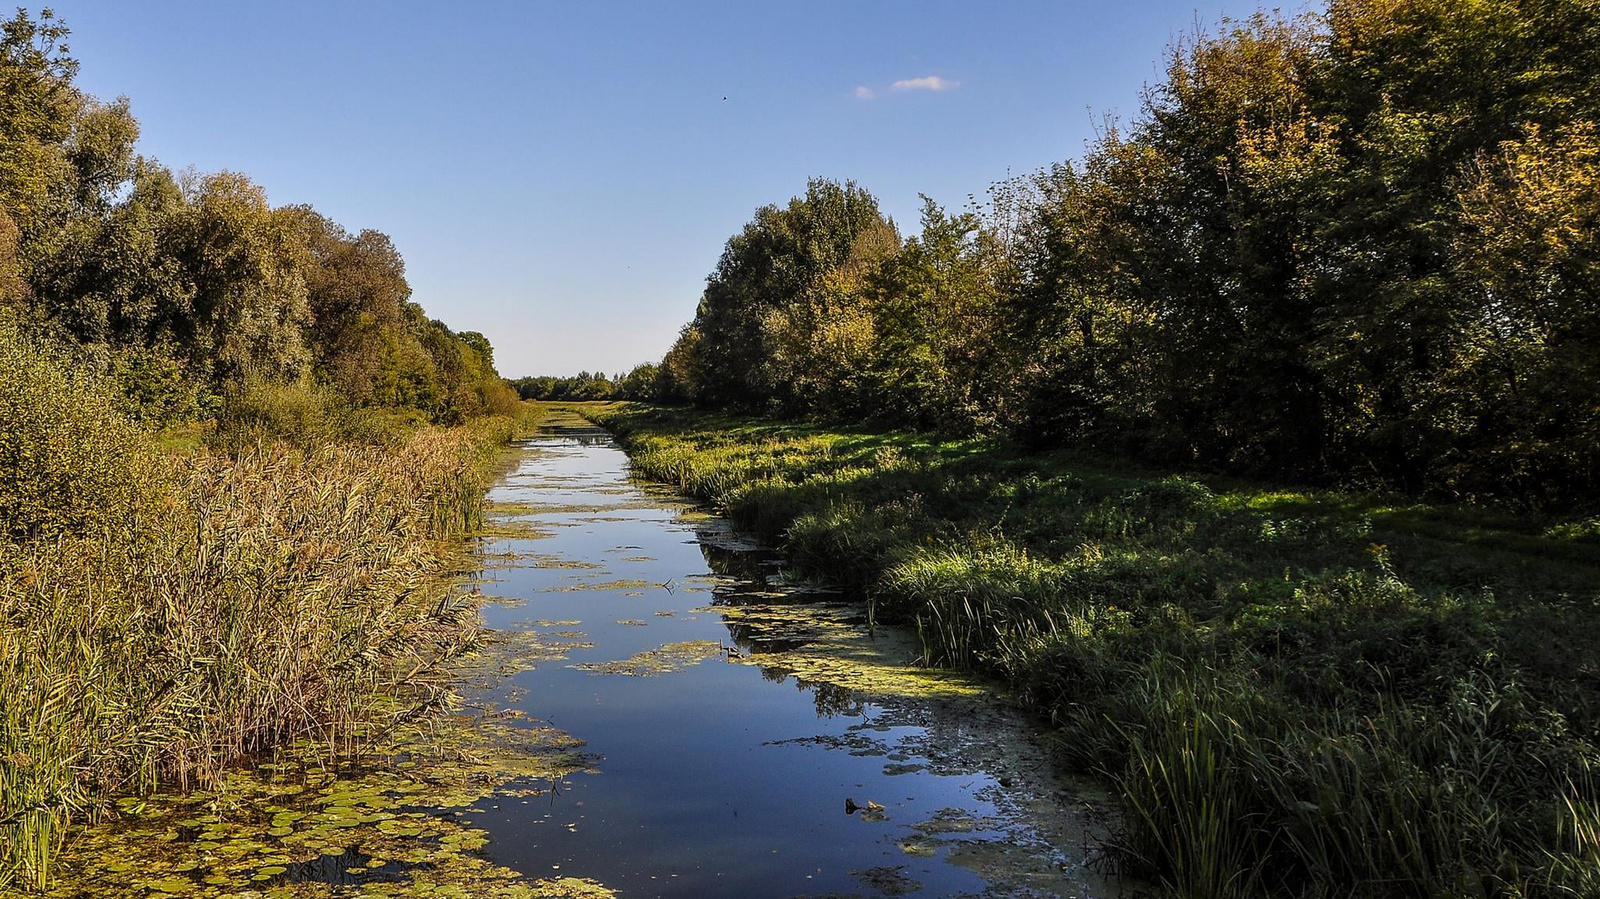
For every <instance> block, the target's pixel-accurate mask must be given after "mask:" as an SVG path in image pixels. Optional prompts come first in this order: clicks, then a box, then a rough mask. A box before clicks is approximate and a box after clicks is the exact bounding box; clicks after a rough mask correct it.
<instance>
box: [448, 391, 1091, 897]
mask: <svg viewBox="0 0 1600 899" xmlns="http://www.w3.org/2000/svg"><path fill="white" fill-rule="evenodd" d="M489 499H490V502H491V529H490V532H489V535H488V536H486V537H484V538H483V540H482V541H481V545H480V547H479V550H478V552H479V559H480V561H481V565H482V571H481V574H480V576H479V581H478V589H480V590H481V591H482V592H483V593H484V594H485V596H486V597H487V598H488V602H487V603H486V605H485V607H484V616H485V619H486V623H487V624H488V625H489V626H490V627H491V628H494V629H496V631H497V632H498V634H499V636H498V638H497V640H496V646H497V650H496V651H497V652H498V653H499V654H500V657H501V659H502V663H503V665H502V667H503V670H504V671H506V672H510V673H509V675H507V676H503V677H498V678H496V679H494V680H493V682H488V681H486V682H485V683H484V684H483V685H481V686H479V687H478V688H477V689H476V690H475V691H474V692H473V693H472V694H470V698H471V700H472V702H473V703H474V704H475V705H478V706H481V707H485V708H491V709H495V710H498V711H499V712H500V713H502V714H506V715H507V717H508V718H510V719H515V720H523V721H528V722H533V723H539V724H543V725H548V726H550V727H553V728H556V729H558V730H560V731H563V732H565V733H566V734H568V735H570V736H572V737H574V738H576V739H578V740H581V741H583V743H584V746H583V747H582V751H583V752H585V753H587V756H588V762H587V768H586V769H585V770H580V771H578V772H576V773H572V774H568V775H566V776H563V777H560V778H558V779H557V780H555V781H553V782H551V783H548V784H544V785H541V786H540V788H539V789H537V790H534V791H528V792H527V793H526V794H525V795H520V796H509V797H508V796H492V797H489V798H486V799H483V800H481V801H480V802H478V803H477V804H476V806H475V807H474V808H473V809H472V810H471V821H472V824H473V825H474V826H475V827H478V828H482V829H483V830H485V831H487V834H488V841H487V845H486V846H485V847H484V849H483V851H484V852H486V853H487V854H488V856H489V858H490V859H491V860H492V861H494V862H496V863H498V864H501V865H504V866H506V867H509V868H512V869H515V870H517V871H520V872H522V873H523V874H524V875H526V876H529V877H558V876H559V877H576V878H587V879H590V880H592V881H598V882H599V883H601V884H604V885H605V887H607V888H609V889H611V890H615V891H617V893H618V894H620V895H621V896H624V897H629V899H633V897H641V899H642V897H655V896H684V897H689V896H693V897H712V896H729V897H750V899H759V897H791V896H840V895H849V896H930V897H932V896H967V895H970V896H1104V895H1108V894H1109V893H1110V887H1109V885H1108V884H1107V882H1106V880H1105V879H1104V878H1103V877H1101V876H1100V875H1098V874H1097V873H1096V871H1095V867H1094V865H1092V864H1090V863H1088V862H1087V861H1086V859H1087V858H1088V856H1089V855H1090V852H1089V846H1090V845H1091V844H1092V834H1093V833H1094V832H1095V830H1096V828H1097V827H1098V823H1097V822H1098V819H1099V815H1098V812H1097V806H1096V805H1095V804H1094V803H1092V802H1090V801H1089V797H1088V794H1087V793H1086V792H1085V791H1084V790H1083V789H1082V788H1081V787H1079V786H1076V785H1072V784H1068V783H1066V782H1063V781H1061V780H1059V779H1057V778H1056V777H1055V776H1054V775H1053V774H1052V773H1051V771H1050V768H1049V766H1048V764H1047V762H1046V759H1045V757H1044V754H1043V752H1042V751H1041V750H1040V749H1039V748H1038V746H1037V744H1036V743H1035V742H1034V740H1033V737H1034V735H1033V734H1032V733H1031V731H1030V727H1029V725H1028V724H1027V723H1026V722H1025V721H1024V720H1023V719H1022V718H1021V717H1020V716H1018V715H1016V714H1015V713H1013V712H1012V711H1010V710H1009V709H1007V708H1006V707H1005V706H1004V705H1003V704H1001V703H999V702H996V701H995V700H994V699H993V698H992V697H991V696H989V695H986V694H985V693H984V692H983V691H982V689H981V686H980V685H976V684H973V683H971V682H969V681H966V680H963V679H961V678H958V677H954V676H949V675H940V674H936V673H931V672H924V671H919V670H916V669H914V668H910V667H906V663H908V662H909V661H910V660H911V659H912V658H913V657H914V655H915V647H914V646H913V645H912V644H911V642H910V640H909V639H908V638H907V636H906V635H904V634H897V633H893V632H886V631H885V630H884V629H881V628H880V629H878V630H877V631H876V632H875V633H869V632H868V630H867V628H866V622H865V621H864V620H863V617H862V613H861V609H860V607H859V606H858V605H857V604H855V603H852V602H850V601H849V599H850V598H849V597H843V596H837V595H832V594H829V593H827V592H826V591H822V590H818V589H815V588H808V587H805V586H803V585H793V584H789V583H787V581H786V579H785V577H784V575H783V570H782V567H781V565H780V564H779V561H778V560H777V559H776V557H774V556H773V555H772V554H771V553H770V552H766V551H763V550H761V549H760V548H757V547H754V546H750V545H747V544H744V543H742V542H741V541H740V540H739V539H738V538H737V537H736V535H734V534H732V533H731V532H730V531H729V530H728V529H727V528H726V526H725V525H724V524H723V523H722V522H721V521H720V520H719V519H717V518H715V517H713V516H710V515H707V514H705V513H704V512H702V511H698V510H696V509H695V508H694V507H693V506H692V504H689V503H687V502H685V501H683V500H681V499H680V498H678V497H676V496H674V495H673V494H672V493H671V492H670V491H667V490H665V489H661V488H656V487H652V486H650V485H644V484H639V483H636V482H634V481H632V480H630V478H629V471H628V464H627V458H626V456H625V455H624V454H623V452H622V451H621V450H620V449H619V448H618V447H617V446H616V445H615V444H614V443H613V442H612V440H611V439H610V437H609V436H608V435H606V434H605V433H604V432H603V431H600V430H598V429H596V428H593V427H591V426H589V425H588V424H586V423H584V422H583V421H582V420H581V419H578V418H576V417H575V416H565V415H561V414H557V415H556V416H555V417H553V418H552V419H550V420H549V421H548V422H547V424H546V426H545V429H544V431H543V433H541V434H540V435H539V436H537V437H535V438H533V439H530V440H527V441H525V442H523V443H522V444H520V446H519V456H518V458H517V461H516V463H515V465H514V467H513V468H512V469H511V470H510V471H509V473H508V474H506V475H505V476H504V478H503V479H502V480H501V481H500V483H499V484H498V485H497V486H496V487H495V488H494V490H493V491H492V492H491V494H490V497H489Z"/></svg>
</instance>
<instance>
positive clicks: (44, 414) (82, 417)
mask: <svg viewBox="0 0 1600 899" xmlns="http://www.w3.org/2000/svg"><path fill="white" fill-rule="evenodd" d="M144 443H145V438H144V436H143V435H142V434H141V433H140V432H139V431H138V430H137V429H136V428H135V427H134V426H133V425H132V424H130V422H129V421H128V420H127V418H126V417H125V416H124V415H123V414H122V412H121V410H120V409H119V408H118V404H117V397H116V396H115V395H113V394H109V393H107V391H106V390H105V385H104V384H102V383H98V382H96V381H95V380H94V379H92V378H89V377H86V376H85V375H83V374H82V373H81V371H79V370H78V369H76V368H75V367H74V366H73V365H72V364H71V362H70V361H69V360H68V359H67V358H66V356H65V354H64V353H63V351H62V350H61V349H60V348H57V347H54V346H51V345H49V344H48V343H45V342H43V341H40V340H38V339H32V338H29V337H28V336H26V335H25V334H24V333H23V331H22V330H21V328H19V327H18V326H17V324H16V323H15V322H14V321H12V320H11V319H10V318H9V317H8V316H7V315H5V314H4V313H3V312H0V545H3V543H4V541H5V540H18V539H48V538H51V537H57V536H61V535H70V534H80V535H95V534H103V533H105V532H107V531H110V530H113V529H116V530H120V529H123V528H127V527H133V526H137V521H136V519H137V518H139V517H140V516H141V515H142V513H143V511H144V510H143V509H142V499H143V495H144V488H145V487H146V486H147V485H146V484H145V483H143V482H144V481H145V480H146V479H148V478H151V477H153V476H154V469H153V468H152V467H151V466H149V465H148V464H146V460H145V459H144V457H143V453H144Z"/></svg>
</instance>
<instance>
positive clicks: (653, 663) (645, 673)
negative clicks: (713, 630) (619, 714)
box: [572, 640, 726, 677]
mask: <svg viewBox="0 0 1600 899" xmlns="http://www.w3.org/2000/svg"><path fill="white" fill-rule="evenodd" d="M725 654H726V650H725V649H724V647H723V646H722V644H720V643H717V642H715V641H712V640H689V641H686V642H683V643H668V644H665V645H664V646H662V647H660V648H659V649H649V650H645V651H644V652H640V653H635V654H633V655H631V656H629V657H628V658H626V659H618V660H615V661H610V662H586V663H584V664H581V665H573V666H572V667H574V668H576V669H578V670H580V671H588V672H591V673H594V674H620V675H627V676H629V677H654V676H656V675H660V674H670V673H672V672H674V671H682V670H684V669H685V668H689V667H692V666H694V665H698V664H700V663H701V662H703V661H705V660H706V659H714V658H720V657H722V656H724V655H725Z"/></svg>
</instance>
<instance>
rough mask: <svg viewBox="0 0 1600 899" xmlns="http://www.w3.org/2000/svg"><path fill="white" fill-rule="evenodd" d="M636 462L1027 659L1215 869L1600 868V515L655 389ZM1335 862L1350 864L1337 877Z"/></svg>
mask: <svg viewBox="0 0 1600 899" xmlns="http://www.w3.org/2000/svg"><path fill="white" fill-rule="evenodd" d="M588 414H590V415H592V416H593V417H594V418H595V419H596V420H597V421H600V422H603V423H605V424H606V426H607V427H610V428H612V429H614V430H615V431H616V432H617V433H618V434H620V435H621V439H622V441H623V443H624V445H625V446H627V447H628V449H629V452H630V454H631V457H632V459H633V463H634V465H635V467H636V468H637V469H638V470H639V471H640V472H641V473H643V474H645V475H646V476H647V477H650V478H654V479H658V480H663V481H666V482H668V483H672V484H676V485H678V486H680V487H681V488H682V489H684V490H685V491H686V492H689V493H690V494H691V495H694V496H698V497H701V498H702V499H704V500H706V501H708V502H710V503H712V504H714V505H715V506H716V507H717V508H719V509H722V510H724V511H725V512H726V513H727V514H728V515H729V517H731V518H732V519H733V520H734V521H735V522H737V523H739V524H740V525H741V526H743V527H746V528H748V529H750V530H751V532H753V533H755V534H757V535H760V536H761V537H762V538H763V539H767V540H771V541H774V542H775V543H780V544H781V545H782V546H783V547H784V551H785V554H786V556H787V558H788V559H789V560H790V561H791V563H792V564H793V565H794V566H795V567H796V568H797V569H798V571H799V573H801V574H803V575H809V576H812V577H818V578H823V579H826V580H827V581H830V582H833V583H837V584H843V585H848V586H850V587H853V588H857V589H860V590H862V591H864V592H865V594H866V596H867V597H868V598H869V602H870V603H871V608H872V609H873V614H874V616H875V617H876V618H878V619H879V620H881V621H897V622H909V623H910V624H912V625H914V626H915V628H916V630H917V633H918V634H919V635H920V638H921V645H922V652H923V658H924V661H926V662H928V663H931V664H938V665H945V666H951V667H955V668H958V669H965V670H971V671H975V672H979V673H983V674H987V675H991V676H995V677H998V678H1000V679H1002V680H1004V681H1005V682H1006V683H1007V684H1009V685H1010V687H1011V688H1012V689H1013V690H1014V691H1015V692H1016V694H1017V695H1018V696H1020V697H1021V698H1022V699H1023V700H1024V701H1025V702H1026V703H1027V704H1028V705H1029V706H1030V707H1031V708H1033V709H1034V710H1035V711H1036V712H1037V713H1038V714H1039V715H1041V716H1043V717H1045V718H1046V719H1047V720H1048V721H1049V722H1050V723H1051V724H1052V726H1053V736H1052V743H1053V745H1054V747H1055V748H1056V750H1057V754H1058V756H1059V758H1060V759H1062V760H1063V761H1065V762H1066V763H1068V764H1070V765H1072V766H1075V767H1077V768H1079V769H1080V770H1085V771H1091V772H1095V773H1097V774H1100V775H1101V776H1103V777H1105V778H1106V779H1107V780H1108V781H1109V783H1110V784H1111V788H1112V793H1113V794H1114V795H1117V796H1120V797H1121V798H1122V800H1123V803H1122V804H1123V812H1124V813H1123V817H1122V822H1121V830H1120V832H1119V833H1118V834H1117V835H1116V836H1115V837H1114V838H1113V839H1112V840H1111V842H1110V844H1109V845H1110V847H1111V849H1112V850H1113V855H1114V857H1115V858H1116V859H1117V860H1119V861H1120V863H1121V864H1122V865H1123V866H1124V869H1125V870H1128V871H1130V872H1133V873H1138V874H1141V875H1143V876H1146V877H1149V878H1151V879H1152V880H1155V881H1158V882H1162V883H1165V884H1166V885H1167V886H1168V887H1170V888H1171V889H1172V890H1173V891H1174V892H1176V893H1178V894H1180V895H1185V896H1247V895H1263V894H1264V895H1323V894H1342V895H1363V896H1366V895H1371V896H1388V895H1481V894H1487V895H1498V896H1589V895H1594V894H1595V891H1596V889H1600V884H1597V883H1596V881H1595V877H1596V876H1597V872H1600V842H1597V841H1596V835H1597V834H1600V830H1597V827H1596V825H1597V824H1600V794H1597V792H1596V791H1597V790H1600V777H1597V776H1596V775H1597V772H1596V770H1595V762H1596V752H1597V747H1600V740H1597V737H1596V733H1597V731H1596V728H1597V726H1600V721H1597V719H1596V711H1597V709H1600V681H1596V679H1595V672H1596V671H1597V670H1600V658H1597V656H1596V646H1597V645H1600V643H1597V637H1600V619H1597V617H1596V614H1595V607H1596V601H1597V600H1600V594H1597V593H1596V585H1597V584H1600V553H1597V552H1596V547H1595V543H1594V540H1595V537H1594V535H1593V533H1592V532H1591V531H1590V530H1589V528H1588V526H1587V525H1585V524H1583V523H1582V522H1581V521H1580V522H1572V521H1567V520H1564V519H1545V520H1534V519H1529V518H1519V517H1513V516H1507V515H1504V514H1496V513H1493V512H1490V511H1487V510H1482V509H1475V508H1471V507H1465V508H1463V507H1441V506H1432V505H1428V504H1424V503H1419V502H1417V501H1415V500H1410V499H1406V498H1404V497H1400V496H1395V495H1392V494H1356V493H1341V492H1333V491H1325V490H1312V489H1305V488H1281V487H1279V488H1274V487H1269V486H1265V485H1261V484H1258V483H1252V482H1245V481H1238V480H1230V479H1228V478H1225V477H1218V476H1210V477H1197V476H1192V475H1173V474H1167V473H1163V472H1160V471H1150V470H1143V469H1138V468H1129V467H1126V466H1125V465H1124V466H1116V465H1110V464H1108V463H1106V462H1105V461H1104V460H1101V461H1098V462H1097V461H1093V460H1088V459H1084V458H1081V457H1075V456H1073V455H1071V454H1055V455H1039V454H1031V453H1026V452H1020V451H1017V450H1014V449H1008V448H1006V447H1005V446H1003V445H1001V444H997V443H994V442H992V441H986V440H979V439H966V440H950V439H944V438H940V437H936V436H929V435H922V434H916V433H909V432H875V431H867V430H859V429H837V428H827V427H822V426H814V425H796V424H785V423H776V422H770V421H762V420H756V419H749V418H739V417H730V416H726V415H714V414H706V413H692V412H688V411H682V410H679V411H667V410H659V409H651V408H648V407H630V406H627V405H620V406H619V405H613V406H597V407H592V408H591V409H590V410H589V412H588ZM1319 891H1322V892H1319Z"/></svg>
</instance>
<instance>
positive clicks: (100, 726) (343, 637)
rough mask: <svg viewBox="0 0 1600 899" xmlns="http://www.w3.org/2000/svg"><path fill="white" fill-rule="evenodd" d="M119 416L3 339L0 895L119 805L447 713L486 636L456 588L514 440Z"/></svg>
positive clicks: (495, 420) (261, 393) (353, 424)
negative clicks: (504, 452)
mask: <svg viewBox="0 0 1600 899" xmlns="http://www.w3.org/2000/svg"><path fill="white" fill-rule="evenodd" d="M114 396H115V392H114V391H112V390H110V389H108V386H107V384H106V383H104V382H103V381H102V380H100V379H99V378H97V377H95V376H94V375H92V374H88V373H86V372H85V371H84V370H83V369H80V368H78V367H75V366H74V365H73V364H71V362H70V360H68V359H67V358H66V357H64V356H63V355H61V353H60V351H59V348H57V347H53V346H50V345H47V344H43V343H40V342H38V341H34V340H31V339H29V338H27V337H26V336H24V335H23V334H22V333H21V332H20V331H19V330H18V329H16V328H13V327H10V326H8V325H7V323H6V322H5V321H3V320H0V893H4V892H6V891H7V888H8V887H9V888H15V889H39V888H42V887H44V886H46V885H47V884H48V881H49V878H50V872H51V865H52V856H53V854H54V853H55V852H56V851H57V850H58V849H59V847H60V846H61V844H62V841H63V840H64V839H65V838H66V836H67V832H68V829H69V827H70V825H71V824H72V823H74V822H77V821H83V820H87V819H93V818H95V817H97V816H99V815H101V814H102V813H104V812H106V811H107V810H109V809H110V808H111V804H112V800H113V799H115V798H116V797H121V796H136V795H139V794H141V793H144V792H147V791H150V790H153V789H154V788H156V787H157V786H158V785H163V784H165V785H171V786H175V787H178V788H183V787H204V786H207V785H209V784H211V783H213V782H214V781H215V780H216V778H217V777H218V776H219V775H220V774H221V773H222V772H223V771H224V770H225V769H226V768H227V766H228V765H230V764H231V763H233V762H234V761H236V760H238V759H240V758H241V757H244V756H247V755H249V754H251V753H254V752H258V751H261V750H263V749H268V748H271V747H275V746H281V745H284V744H288V743H308V744H310V745H311V746H314V747H322V748H323V750H324V751H325V754H326V756H327V757H335V756H338V755H340V754H342V753H346V752H349V751H352V750H353V749H355V748H357V747H360V746H362V745H364V744H366V743H367V742H368V741H372V740H376V739H379V738H381V737H382V736H384V734H385V733H386V732H387V731H388V730H390V729H391V728H394V727H396V726H398V725H400V724H403V723H405V722H408V721H411V720H414V719H415V718H416V717H417V716H419V715H421V714H424V713H426V712H428V711H429V710H431V709H436V708H439V707H441V705H442V704H444V703H446V702H447V701H448V699H449V696H450V688H451V669H450V660H451V659H452V657H454V656H457V655H459V654H460V653H461V652H463V651H465V650H466V649H468V648H470V647H471V646H472V645H473V644H474V642H475V640H476V638H477V635H478V631H479V625H478V618H477V614H476V609H475V607H474V606H473V605H472V604H471V603H470V602H468V601H467V600H466V598H465V597H464V596H463V595H461V594H460V593H459V592H457V591H456V590H455V589H454V588H453V586H452V578H451V575H452V574H453V573H454V572H455V571H456V570H457V568H458V565H457V560H458V559H459V557H460V554H461V552H462V548H461V547H462V543H461V540H460V539H459V538H460V535H462V534H463V533H465V532H466V531H468V530H470V529H472V528H473V527H474V526H475V525H476V523H477V522H478V520H479V517H480V508H481V503H482V497H483V491H484V489H485V488H486V487H487V485H488V483H489V480H490V478H491V476H492V470H493V464H494V460H495V459H496V458H497V457H498V453H499V448H500V447H501V446H502V445H503V444H504V443H505V442H506V440H507V439H508V438H509V437H510V436H511V435H512V432H513V430H514V428H515V426H516V423H515V422H514V421H513V420H512V419H510V418H508V417H503V416H502V417H490V418H480V419H477V420H474V421H472V422H469V423H468V424H466V425H463V426H460V427H455V428H438V427H426V426H418V425H416V424H414V423H408V422H406V421H405V420H403V419H399V418H390V417H386V416H385V415H384V414H383V413H378V412H368V413H357V412H353V411H348V410H347V411H341V410H339V409H338V408H336V406H335V405H334V404H333V403H332V401H331V400H330V399H329V398H328V397H327V396H325V395H322V394H318V393H316V392H315V391H310V390H307V389H296V388H293V387H283V386H279V387H269V386H258V387H255V388H250V389H247V390H243V391H241V392H240V393H239V394H238V395H237V396H234V397H231V398H230V399H229V401H228V405H227V407H226V408H225V409H224V410H223V412H222V414H221V417H220V421H219V422H216V423H214V424H207V425H206V426H205V427H200V426H198V425H196V426H192V427H190V428H189V429H188V430H187V431H186V432H184V433H182V434H179V435H177V436H176V437H174V435H172V434H166V435H159V434H156V433H152V432H150V431H149V430H147V429H144V428H142V427H140V426H139V425H137V424H136V423H134V422H133V421H131V420H130V419H128V418H127V417H125V416H124V415H123V414H122V413H121V412H120V411H119V408H118V405H117V403H116V401H115V400H114V398H113V397H114Z"/></svg>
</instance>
